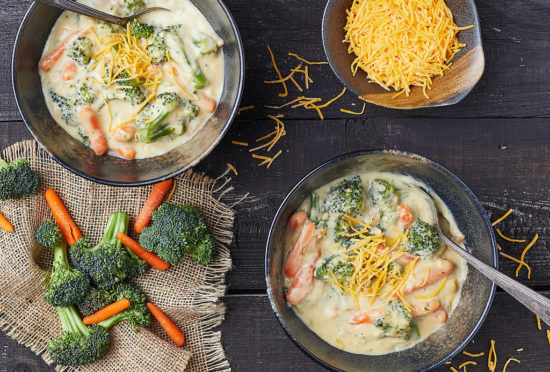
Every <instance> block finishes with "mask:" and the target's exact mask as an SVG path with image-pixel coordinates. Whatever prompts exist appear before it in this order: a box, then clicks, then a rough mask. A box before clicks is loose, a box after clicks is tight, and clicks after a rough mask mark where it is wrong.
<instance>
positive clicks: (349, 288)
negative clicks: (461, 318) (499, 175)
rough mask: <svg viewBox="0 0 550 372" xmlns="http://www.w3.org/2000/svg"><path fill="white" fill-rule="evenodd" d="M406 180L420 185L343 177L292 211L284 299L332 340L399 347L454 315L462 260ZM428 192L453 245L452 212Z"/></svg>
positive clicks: (378, 176) (356, 348) (348, 345)
mask: <svg viewBox="0 0 550 372" xmlns="http://www.w3.org/2000/svg"><path fill="white" fill-rule="evenodd" d="M411 184H412V185H416V186H422V187H424V188H426V186H425V185H424V184H422V183H421V182H419V181H417V180H415V179H413V178H411V177H408V176H404V175H398V174H393V173H377V172H367V173H362V174H357V175H353V176H350V177H345V178H341V179H338V180H335V181H334V182H332V183H330V184H328V185H325V186H323V187H321V188H319V189H318V190H316V191H315V192H314V193H313V194H312V195H311V198H310V199H309V200H306V201H304V203H303V204H302V206H301V207H300V209H299V210H298V211H297V212H296V213H294V214H293V215H292V216H291V217H290V220H289V223H288V227H287V234H286V242H285V247H286V251H287V252H286V259H285V262H284V265H283V274H284V277H285V287H286V298H287V302H288V304H289V305H290V306H292V308H293V310H294V311H295V312H296V314H297V315H298V317H300V318H301V319H302V321H303V322H304V323H305V324H306V325H307V326H308V327H309V328H310V329H311V330H313V331H314V332H315V333H316V334H317V335H318V336H319V337H321V338H322V339H323V340H325V341H326V342H328V343H329V344H331V345H333V346H334V347H337V348H339V349H342V350H345V351H348V352H351V353H357V354H371V355H380V354H387V353H391V352H394V351H399V350H403V349H406V348H409V347H411V346H413V345H415V344H416V343H418V342H420V341H422V340H423V339H425V338H426V337H428V336H429V335H430V334H432V333H433V332H435V331H436V330H437V329H438V328H439V327H440V326H442V324H444V323H445V322H446V321H447V318H448V317H449V316H452V311H453V309H454V308H455V307H456V305H457V303H458V300H459V298H460V290H461V287H462V284H463V282H464V280H465V277H466V273H467V267H466V262H465V261H464V260H463V259H462V258H460V257H459V256H458V255H457V254H456V253H454V252H453V251H452V250H451V249H447V248H446V246H445V244H444V243H443V242H442V241H441V240H440V238H439V234H438V232H437V230H436V229H435V228H434V227H433V225H434V222H435V221H434V220H433V219H434V216H433V214H432V210H431V208H430V204H429V202H428V200H427V199H426V198H427V197H426V195H424V194H423V193H422V192H421V191H420V190H418V189H416V188H414V187H411ZM434 199H435V202H436V207H437V209H438V212H439V215H440V216H442V218H441V219H442V223H441V226H442V228H444V229H445V231H446V233H447V234H448V235H449V236H451V237H453V240H455V241H456V242H457V243H458V244H461V243H462V241H463V240H464V235H463V234H462V233H461V232H460V231H459V229H458V227H457V225H456V222H455V220H454V218H453V216H452V214H451V213H450V211H449V210H448V208H447V207H446V206H445V204H444V203H443V202H442V201H441V200H440V199H439V198H438V197H435V198H434ZM444 220H445V221H447V222H446V223H443V221H444Z"/></svg>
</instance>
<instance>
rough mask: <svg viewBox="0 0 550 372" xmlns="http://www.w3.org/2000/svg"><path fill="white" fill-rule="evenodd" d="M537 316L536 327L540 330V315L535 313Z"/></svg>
mask: <svg viewBox="0 0 550 372" xmlns="http://www.w3.org/2000/svg"><path fill="white" fill-rule="evenodd" d="M535 316H536V317H537V328H538V329H539V331H541V330H542V328H541V327H540V317H539V316H538V315H535Z"/></svg>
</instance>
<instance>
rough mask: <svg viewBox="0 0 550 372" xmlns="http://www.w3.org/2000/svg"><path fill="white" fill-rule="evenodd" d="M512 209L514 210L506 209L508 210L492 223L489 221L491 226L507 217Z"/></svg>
mask: <svg viewBox="0 0 550 372" xmlns="http://www.w3.org/2000/svg"><path fill="white" fill-rule="evenodd" d="M513 211H514V210H513V209H508V212H506V213H504V215H503V216H502V217H500V218H499V219H497V220H495V221H493V223H491V226H496V225H497V224H498V223H500V222H502V221H504V220H505V219H506V217H508V216H509V215H510V214H511V213H512V212H513Z"/></svg>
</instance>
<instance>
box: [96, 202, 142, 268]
mask: <svg viewBox="0 0 550 372" xmlns="http://www.w3.org/2000/svg"><path fill="white" fill-rule="evenodd" d="M129 222H130V217H128V215H127V214H126V213H124V212H115V213H113V214H112V215H111V216H110V217H109V221H107V227H106V228H105V234H104V235H103V238H102V239H101V242H102V243H114V244H115V245H116V247H117V248H118V249H120V248H122V242H121V241H120V240H119V239H118V233H119V232H121V233H123V234H128V225H129ZM124 248H126V251H127V252H128V253H129V254H130V256H132V257H133V258H135V259H139V257H138V256H137V255H136V254H135V253H134V252H132V250H131V249H128V248H127V247H126V246H124Z"/></svg>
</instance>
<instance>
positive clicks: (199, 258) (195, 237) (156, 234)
mask: <svg viewBox="0 0 550 372" xmlns="http://www.w3.org/2000/svg"><path fill="white" fill-rule="evenodd" d="M139 242H140V244H141V245H142V246H143V247H144V248H145V249H147V250H149V251H152V252H154V253H156V254H157V255H158V256H159V257H160V258H162V259H163V260H165V261H167V262H169V263H170V264H172V265H176V264H179V263H181V262H182V260H183V256H184V254H185V253H187V254H189V255H191V257H192V259H193V260H194V261H195V262H196V263H199V264H201V265H206V264H208V263H209V262H210V261H212V259H213V257H214V253H215V249H216V246H215V243H214V239H213V238H212V236H211V235H210V233H209V231H208V228H207V227H206V224H205V223H204V220H203V219H202V216H201V214H200V212H199V210H198V209H197V208H195V207H194V206H191V205H186V206H179V205H174V204H169V203H165V204H162V205H161V206H160V207H159V208H158V209H157V210H156V211H155V212H153V223H152V225H151V226H148V227H146V228H144V229H143V231H142V233H141V236H140V238H139Z"/></svg>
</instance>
